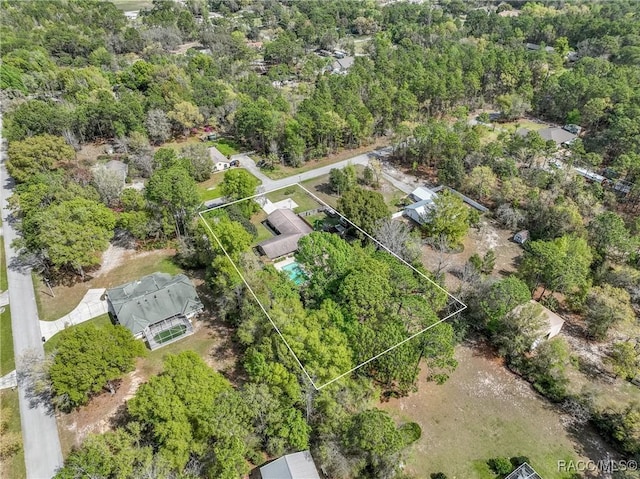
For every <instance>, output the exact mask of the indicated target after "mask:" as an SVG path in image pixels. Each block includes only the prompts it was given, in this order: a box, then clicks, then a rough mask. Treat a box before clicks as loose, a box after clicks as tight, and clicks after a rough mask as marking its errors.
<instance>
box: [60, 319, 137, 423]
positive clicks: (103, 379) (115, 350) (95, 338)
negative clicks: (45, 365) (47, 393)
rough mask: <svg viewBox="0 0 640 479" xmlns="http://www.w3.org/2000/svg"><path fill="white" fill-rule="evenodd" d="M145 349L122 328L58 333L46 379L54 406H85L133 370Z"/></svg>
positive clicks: (67, 407)
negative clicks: (57, 340) (136, 359)
mask: <svg viewBox="0 0 640 479" xmlns="http://www.w3.org/2000/svg"><path fill="white" fill-rule="evenodd" d="M145 352H146V350H145V347H144V345H143V344H142V342H140V341H136V340H135V339H134V338H133V335H132V334H131V332H130V331H129V330H128V329H126V328H125V327H123V326H111V325H109V326H105V327H102V328H97V327H95V326H93V325H86V326H82V327H78V328H71V329H69V330H66V331H63V332H62V333H61V338H60V341H59V342H58V344H57V347H56V350H55V354H54V356H53V362H52V363H51V366H50V367H49V376H50V378H51V386H52V390H53V394H54V401H55V404H56V405H57V406H58V407H59V408H61V409H63V410H69V409H72V408H74V407H77V406H82V405H83V404H86V403H87V402H88V401H89V399H90V397H91V396H92V395H95V394H97V393H99V392H100V391H102V390H103V389H105V388H106V389H111V390H112V391H113V389H114V385H113V381H114V380H116V379H119V378H120V377H122V375H123V374H124V373H126V372H129V371H131V370H133V368H134V360H135V358H136V357H138V356H143V355H144V354H145Z"/></svg>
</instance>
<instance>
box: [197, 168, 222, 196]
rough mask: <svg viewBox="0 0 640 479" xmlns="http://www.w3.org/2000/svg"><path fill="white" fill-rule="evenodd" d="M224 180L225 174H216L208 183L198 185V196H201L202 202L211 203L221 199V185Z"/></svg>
mask: <svg viewBox="0 0 640 479" xmlns="http://www.w3.org/2000/svg"><path fill="white" fill-rule="evenodd" d="M223 178H224V173H223V172H219V173H214V174H213V175H211V178H209V179H208V180H207V181H203V182H202V183H198V195H200V200H201V201H209V200H215V199H216V198H220V197H221V196H222V191H220V186H219V185H220V183H221V182H222V179H223Z"/></svg>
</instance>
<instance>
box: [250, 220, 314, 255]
mask: <svg viewBox="0 0 640 479" xmlns="http://www.w3.org/2000/svg"><path fill="white" fill-rule="evenodd" d="M266 223H267V226H268V227H270V228H271V229H272V230H273V231H274V232H275V234H276V236H274V237H273V238H269V239H268V240H265V241H262V242H261V243H259V244H258V251H260V252H261V253H262V254H264V255H266V256H267V257H268V258H269V259H275V258H280V257H281V256H286V255H288V254H291V253H294V252H295V251H297V250H298V240H299V239H300V238H302V237H303V236H306V235H308V234H309V233H311V232H312V231H313V228H312V227H311V226H310V225H309V224H308V223H307V222H306V221H305V220H303V219H302V218H300V217H299V216H298V215H297V214H295V213H294V212H293V210H290V209H288V208H280V209H277V210H275V211H273V212H272V213H271V214H270V215H269V216H267V220H266Z"/></svg>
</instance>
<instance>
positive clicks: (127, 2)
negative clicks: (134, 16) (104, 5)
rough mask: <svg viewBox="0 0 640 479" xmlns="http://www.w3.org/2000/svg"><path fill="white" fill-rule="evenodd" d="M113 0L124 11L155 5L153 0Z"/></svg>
mask: <svg viewBox="0 0 640 479" xmlns="http://www.w3.org/2000/svg"><path fill="white" fill-rule="evenodd" d="M111 2H112V3H113V4H114V5H115V6H116V7H118V9H119V10H122V11H124V12H130V11H135V10H142V9H143V8H151V7H152V6H153V2H152V0H111Z"/></svg>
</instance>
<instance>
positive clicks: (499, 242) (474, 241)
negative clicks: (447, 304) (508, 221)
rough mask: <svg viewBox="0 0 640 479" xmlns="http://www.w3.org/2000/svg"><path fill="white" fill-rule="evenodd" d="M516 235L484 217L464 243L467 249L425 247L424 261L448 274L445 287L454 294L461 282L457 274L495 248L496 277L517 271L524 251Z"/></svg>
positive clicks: (471, 230)
mask: <svg viewBox="0 0 640 479" xmlns="http://www.w3.org/2000/svg"><path fill="white" fill-rule="evenodd" d="M512 236H513V232H511V231H509V230H505V229H502V228H500V227H499V226H498V225H497V224H496V223H495V222H494V221H492V220H490V219H486V218H483V219H482V220H481V222H480V226H479V228H471V229H470V230H469V233H468V234H467V237H466V238H465V240H464V249H463V251H461V252H459V253H446V252H441V251H438V250H437V248H434V247H432V246H428V245H427V246H424V247H423V249H422V251H423V254H422V262H423V264H424V265H425V266H426V267H427V268H428V269H429V270H430V271H435V272H437V271H445V284H446V286H447V288H448V289H449V290H450V291H454V290H457V289H458V288H459V286H460V279H459V278H458V277H457V276H456V275H455V274H454V273H455V272H456V270H460V269H461V268H463V267H464V265H465V264H466V262H467V261H468V260H469V258H470V257H471V256H472V255H473V254H474V253H478V254H479V255H480V256H483V255H484V254H485V253H486V252H487V251H489V250H490V249H493V251H494V252H495V254H496V266H495V268H494V270H493V273H492V276H494V277H496V278H500V277H504V276H507V275H509V274H511V273H513V272H515V271H516V266H517V261H518V258H519V257H520V255H521V254H522V248H521V247H520V246H519V245H517V244H516V243H514V242H513V241H512V240H511V238H512Z"/></svg>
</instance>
